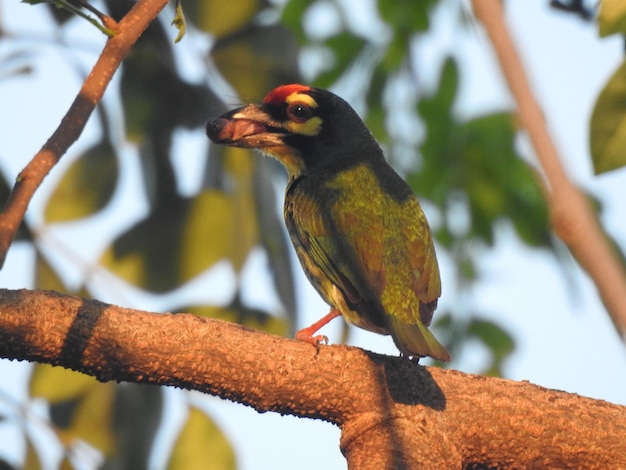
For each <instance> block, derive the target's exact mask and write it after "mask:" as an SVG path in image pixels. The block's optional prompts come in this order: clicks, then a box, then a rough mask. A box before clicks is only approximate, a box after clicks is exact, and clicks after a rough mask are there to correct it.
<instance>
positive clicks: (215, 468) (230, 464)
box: [167, 408, 237, 470]
mask: <svg viewBox="0 0 626 470" xmlns="http://www.w3.org/2000/svg"><path fill="white" fill-rule="evenodd" d="M167 468H168V470H179V469H182V468H184V469H185V470H195V469H198V470H234V469H236V468H237V466H236V460H235V453H234V452H233V449H232V447H231V445H230V443H229V442H228V440H227V439H226V437H225V436H224V434H222V431H221V430H220V429H219V428H218V427H217V425H216V424H215V423H214V422H213V421H212V420H211V419H210V418H209V417H208V416H207V415H205V414H204V413H203V412H202V411H200V410H199V409H197V408H190V409H189V416H188V417H187V422H186V423H185V425H184V426H183V429H182V430H181V432H180V434H179V436H178V440H177V441H176V444H175V446H174V450H173V451H172V455H171V457H170V461H169V464H168V466H167Z"/></svg>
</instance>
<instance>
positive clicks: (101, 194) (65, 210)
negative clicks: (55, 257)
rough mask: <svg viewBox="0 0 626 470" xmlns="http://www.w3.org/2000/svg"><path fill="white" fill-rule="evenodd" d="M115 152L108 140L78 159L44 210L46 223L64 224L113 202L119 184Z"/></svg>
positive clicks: (64, 176) (66, 173)
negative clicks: (114, 192) (112, 197)
mask: <svg viewBox="0 0 626 470" xmlns="http://www.w3.org/2000/svg"><path fill="white" fill-rule="evenodd" d="M117 175H118V165H117V157H116V155H115V150H114V148H113V146H112V145H111V142H109V141H108V140H103V141H102V142H100V143H98V144H96V145H94V146H93V147H91V148H90V149H88V150H87V151H86V152H85V153H84V154H83V155H81V156H80V157H79V158H77V159H76V160H75V161H74V162H73V163H72V165H71V166H70V167H69V169H68V170H67V171H66V172H65V174H64V175H63V178H61V181H60V182H59V184H58V186H57V187H56V188H55V190H54V192H53V193H52V196H50V199H49V200H48V204H47V205H46V210H45V213H44V215H45V218H46V221H47V222H63V221H68V220H75V219H80V218H83V217H86V216H88V215H91V214H93V213H95V212H97V211H98V210H100V209H102V208H103V207H104V206H105V205H106V204H107V203H108V202H109V200H110V199H111V196H112V195H113V191H114V190H115V185H116V184H117Z"/></svg>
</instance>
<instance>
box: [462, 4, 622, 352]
mask: <svg viewBox="0 0 626 470" xmlns="http://www.w3.org/2000/svg"><path fill="white" fill-rule="evenodd" d="M472 5H473V8H474V14H475V15H476V18H478V19H479V20H480V21H481V23H482V24H483V26H484V27H485V30H486V32H487V34H488V36H489V39H490V40H491V43H492V46H493V48H494V51H495V53H496V56H497V58H498V61H499V62H500V68H501V69H502V73H503V74H504V76H505V78H506V81H507V84H508V86H509V89H510V90H511V93H512V95H513V97H514V99H515V101H516V103H517V107H518V112H519V117H520V121H521V124H522V127H523V128H524V129H526V131H527V133H528V136H529V138H530V140H531V142H532V145H533V147H534V149H535V152H536V154H537V158H538V160H539V163H540V165H541V168H542V170H543V172H544V174H545V177H546V179H547V182H548V188H547V189H546V195H547V199H548V204H549V207H550V211H551V217H552V223H553V226H554V230H555V232H556V234H557V235H558V236H559V238H560V239H561V240H563V242H565V244H566V245H567V246H568V248H569V249H570V251H571V252H572V254H573V255H574V256H575V258H576V260H577V261H578V263H579V264H580V265H581V266H582V268H583V269H584V270H585V271H586V272H587V274H589V276H591V278H592V279H593V282H594V284H595V285H596V287H597V289H598V292H599V294H600V297H601V299H602V302H603V303H604V306H605V307H606V309H607V311H608V313H609V315H610V317H611V320H612V321H613V324H614V325H615V328H616V329H617V331H618V333H619V335H620V337H621V338H622V340H625V339H626V272H625V271H624V267H623V266H622V265H621V264H620V261H619V257H618V256H616V253H615V252H614V250H613V249H612V247H611V245H610V244H609V241H608V239H607V237H606V236H605V235H604V233H603V231H602V229H601V228H600V225H599V223H598V219H597V217H596V214H595V213H594V211H593V209H592V208H591V205H590V204H589V201H588V200H587V198H586V197H585V195H584V194H583V193H582V192H581V191H580V190H579V189H578V188H577V187H576V186H574V185H573V184H572V182H571V181H570V180H569V178H568V176H567V174H566V172H565V170H564V168H563V166H562V164H561V159H560V157H559V154H558V152H557V150H556V147H555V145H554V143H553V142H552V139H551V138H550V134H549V132H548V129H547V127H546V122H545V118H544V115H543V112H542V110H541V108H540V106H539V104H538V103H537V101H536V100H535V97H534V96H533V93H532V91H531V89H530V85H529V83H528V79H527V77H526V72H525V70H524V67H523V66H522V62H521V60H520V58H519V55H518V53H517V50H516V48H515V45H514V43H513V40H512V38H511V36H510V34H509V32H508V29H507V27H506V23H505V20H504V14H503V8H502V2H501V1H500V0H472Z"/></svg>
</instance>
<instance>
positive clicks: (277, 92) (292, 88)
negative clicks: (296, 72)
mask: <svg viewBox="0 0 626 470" xmlns="http://www.w3.org/2000/svg"><path fill="white" fill-rule="evenodd" d="M310 89H311V87H308V86H306V85H300V84H298V83H292V84H291V85H282V86H279V87H278V88H274V89H273V90H272V91H270V92H269V93H268V94H267V96H266V97H265V99H264V100H263V103H266V104H275V105H278V104H282V103H284V102H285V100H287V97H288V96H289V95H291V94H292V93H297V92H306V91H309V90H310Z"/></svg>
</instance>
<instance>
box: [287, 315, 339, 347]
mask: <svg viewBox="0 0 626 470" xmlns="http://www.w3.org/2000/svg"><path fill="white" fill-rule="evenodd" d="M340 315H341V312H340V311H339V310H337V309H334V308H333V309H331V310H330V312H328V313H327V314H326V315H324V317H322V318H321V319H319V320H318V321H316V322H315V323H313V324H312V325H311V326H308V327H306V328H302V329H301V330H299V331H297V332H296V339H297V340H298V341H304V342H306V343H309V344H312V345H313V346H315V347H316V348H317V349H318V350H319V348H320V346H321V345H322V344H328V337H327V336H324V335H316V334H315V333H317V330H319V329H320V328H321V327H323V326H324V325H325V324H326V323H328V322H329V321H331V320H332V319H333V318H337V317H338V316H340Z"/></svg>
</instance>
